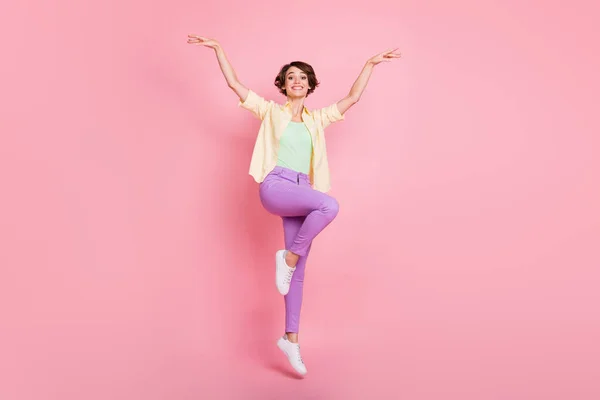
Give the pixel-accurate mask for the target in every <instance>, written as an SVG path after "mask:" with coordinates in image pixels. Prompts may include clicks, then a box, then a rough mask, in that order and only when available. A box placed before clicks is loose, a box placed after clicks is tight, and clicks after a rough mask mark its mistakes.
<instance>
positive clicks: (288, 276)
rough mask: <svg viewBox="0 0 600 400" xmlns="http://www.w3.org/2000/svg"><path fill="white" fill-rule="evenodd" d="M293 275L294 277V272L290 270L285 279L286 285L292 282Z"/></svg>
mask: <svg viewBox="0 0 600 400" xmlns="http://www.w3.org/2000/svg"><path fill="white" fill-rule="evenodd" d="M292 275H294V271H292V270H291V269H289V268H288V270H287V275H286V276H285V277H284V283H285V284H286V285H287V284H289V283H290V282H291V281H292Z"/></svg>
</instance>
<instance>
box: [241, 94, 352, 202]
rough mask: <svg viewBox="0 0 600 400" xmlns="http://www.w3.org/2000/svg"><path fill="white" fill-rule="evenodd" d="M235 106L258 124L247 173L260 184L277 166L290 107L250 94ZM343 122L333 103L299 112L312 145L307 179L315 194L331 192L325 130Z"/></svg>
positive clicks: (289, 105) (290, 115)
mask: <svg viewBox="0 0 600 400" xmlns="http://www.w3.org/2000/svg"><path fill="white" fill-rule="evenodd" d="M238 106H241V107H242V108H245V109H247V110H249V111H251V112H252V114H254V116H256V117H257V118H258V119H260V120H261V121H262V123H261V125H260V129H259V131H258V136H257V137H256V143H255V145H254V151H253V152H252V159H251V161H250V171H249V173H250V175H251V176H252V177H253V178H254V180H255V181H256V182H258V183H260V182H262V181H263V180H264V179H265V177H266V176H267V175H268V174H269V172H271V170H272V169H273V168H274V167H275V165H276V164H277V151H278V149H279V139H280V138H281V135H282V134H283V131H284V130H285V128H286V127H287V125H288V124H289V123H290V121H291V120H292V109H291V104H290V102H289V101H287V102H286V103H285V104H284V105H281V104H278V103H275V102H274V101H272V100H269V101H268V100H265V99H264V98H262V97H261V96H259V95H258V94H256V93H254V92H253V91H252V90H250V91H249V92H248V96H247V97H246V100H245V101H243V102H241V101H240V102H239V103H238ZM343 119H344V116H343V115H342V114H341V113H340V111H339V109H338V107H337V103H333V104H331V105H329V106H327V107H324V108H320V109H317V110H312V111H309V110H308V109H307V108H306V107H304V110H302V121H303V122H304V124H305V125H306V127H307V128H308V130H309V132H310V135H311V138H312V142H313V150H312V161H311V165H310V173H309V174H308V175H309V176H310V180H311V183H312V185H313V188H314V189H315V190H318V191H321V192H327V191H329V189H330V188H331V183H330V177H329V163H328V161H327V148H326V145H325V128H326V127H327V126H329V125H330V124H332V123H333V122H337V121H340V120H343Z"/></svg>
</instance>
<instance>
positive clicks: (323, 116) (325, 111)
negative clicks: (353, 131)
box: [315, 103, 344, 129]
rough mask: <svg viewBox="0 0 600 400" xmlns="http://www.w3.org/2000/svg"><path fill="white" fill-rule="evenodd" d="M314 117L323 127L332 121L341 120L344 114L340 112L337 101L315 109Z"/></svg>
mask: <svg viewBox="0 0 600 400" xmlns="http://www.w3.org/2000/svg"><path fill="white" fill-rule="evenodd" d="M315 117H316V118H315V119H316V120H317V121H318V122H319V123H320V124H321V126H322V127H323V129H325V128H327V127H328V126H329V125H331V124H332V123H334V122H337V121H342V120H343V119H344V115H343V114H342V113H340V110H339V109H338V106H337V103H333V104H331V105H329V106H327V107H323V108H320V109H318V110H315Z"/></svg>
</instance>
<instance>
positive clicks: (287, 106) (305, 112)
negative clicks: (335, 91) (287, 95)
mask: <svg viewBox="0 0 600 400" xmlns="http://www.w3.org/2000/svg"><path fill="white" fill-rule="evenodd" d="M283 107H284V108H285V109H287V110H290V109H291V107H292V103H291V102H290V101H289V100H287V101H286V102H285V105H284V106H283ZM302 107H303V109H302V114H306V115H311V114H310V111H309V110H308V108H307V107H306V106H305V105H303V106H302ZM290 111H291V110H290Z"/></svg>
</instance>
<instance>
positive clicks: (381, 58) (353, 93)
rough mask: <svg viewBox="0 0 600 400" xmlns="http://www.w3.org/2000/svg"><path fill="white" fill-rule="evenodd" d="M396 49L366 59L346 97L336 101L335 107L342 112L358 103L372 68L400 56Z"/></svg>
mask: <svg viewBox="0 0 600 400" xmlns="http://www.w3.org/2000/svg"><path fill="white" fill-rule="evenodd" d="M396 50H398V49H394V50H386V51H384V52H383V53H379V54H377V55H375V56H373V57H371V58H369V60H367V62H366V63H365V66H364V67H363V69H362V71H361V72H360V74H359V75H358V78H356V81H354V84H353V85H352V88H351V89H350V92H349V93H348V95H347V96H346V97H344V98H343V99H341V100H340V101H338V102H337V107H338V109H339V110H340V113H341V114H344V113H345V112H346V111H348V109H349V108H350V107H352V106H353V105H354V104H356V103H358V101H359V100H360V97H361V96H362V94H363V91H364V90H365V88H366V87H367V83H368V82H369V78H370V77H371V74H372V73H373V68H374V67H375V66H376V65H377V64H379V63H380V62H390V61H392V60H393V59H394V58H400V53H396Z"/></svg>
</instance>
